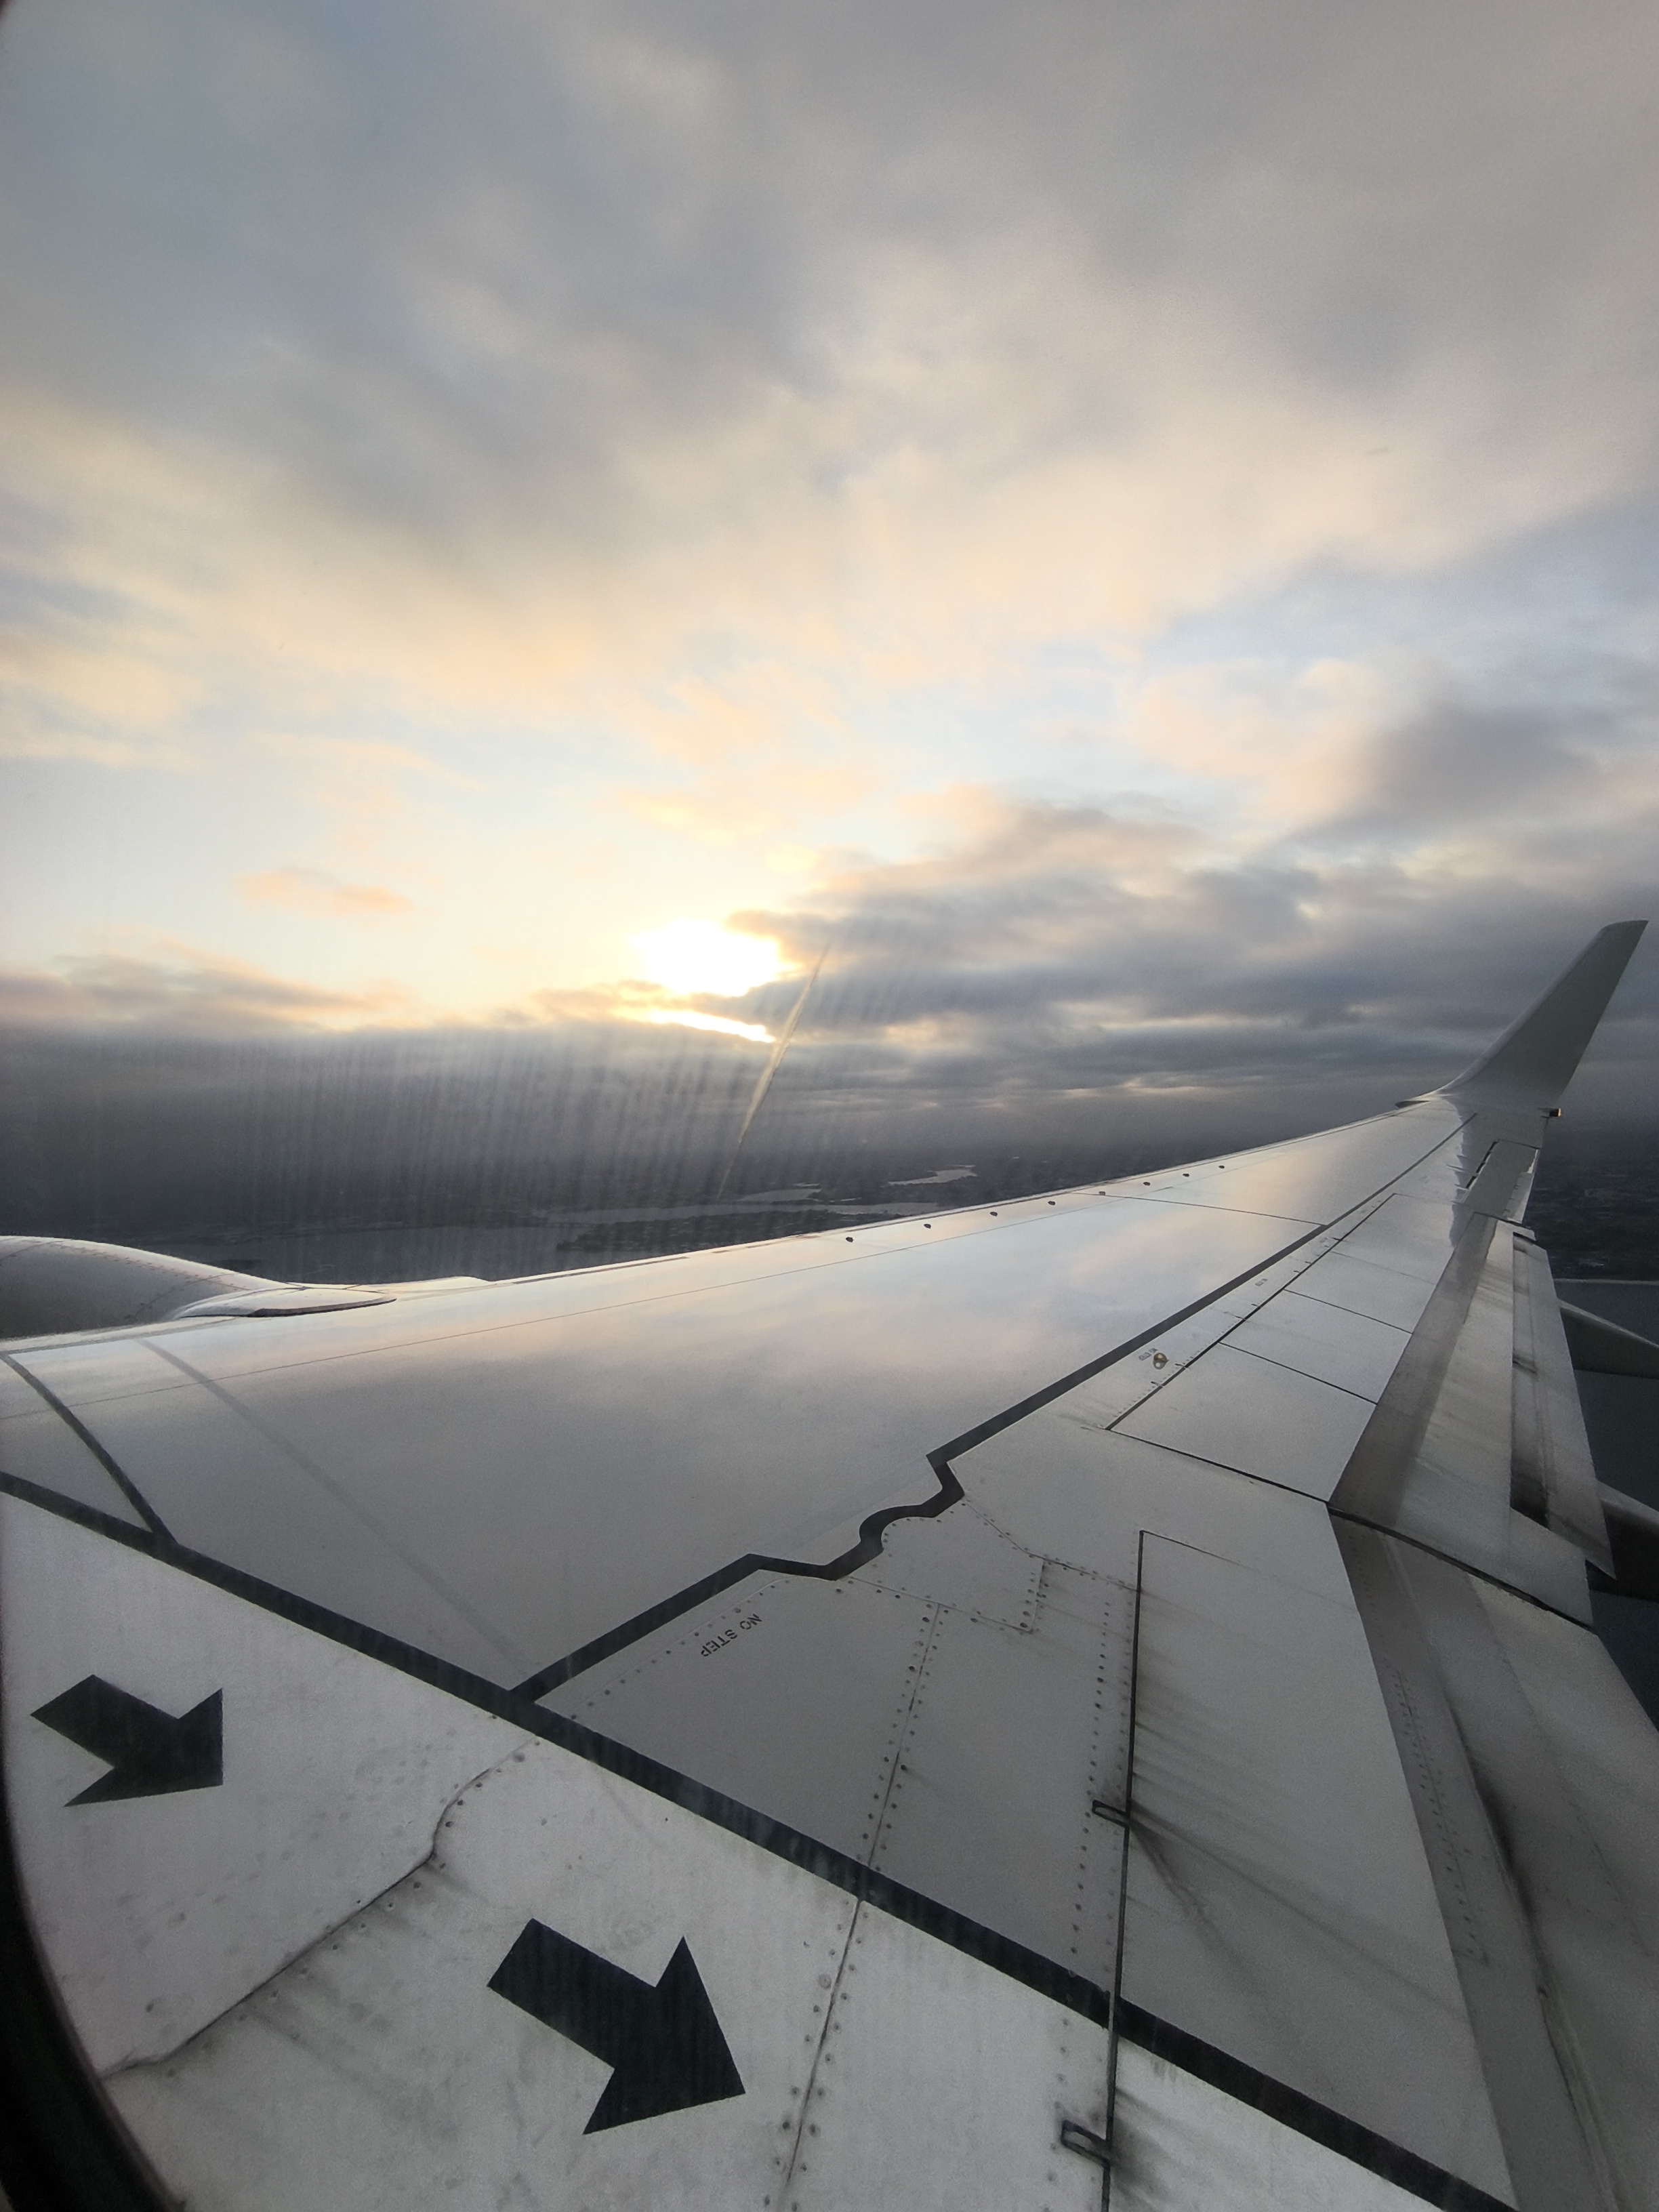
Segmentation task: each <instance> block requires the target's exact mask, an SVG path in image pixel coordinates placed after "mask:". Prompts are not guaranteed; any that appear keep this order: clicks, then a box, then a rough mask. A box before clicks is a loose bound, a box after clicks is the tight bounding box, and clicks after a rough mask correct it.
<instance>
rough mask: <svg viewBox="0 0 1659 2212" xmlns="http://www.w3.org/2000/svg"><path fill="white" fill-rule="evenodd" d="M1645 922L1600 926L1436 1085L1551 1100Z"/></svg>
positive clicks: (1496, 1097)
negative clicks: (1465, 1063) (1459, 1068)
mask: <svg viewBox="0 0 1659 2212" xmlns="http://www.w3.org/2000/svg"><path fill="white" fill-rule="evenodd" d="M1646 927H1647V924H1646V922H1645V921H1613V922H1609V923H1608V924H1607V927H1606V928H1605V929H1602V930H1598V931H1597V932H1596V933H1595V936H1594V937H1592V938H1591V939H1590V941H1589V944H1588V945H1586V946H1585V947H1584V949H1583V951H1582V952H1581V953H1580V954H1579V956H1578V957H1577V959H1576V960H1575V961H1574V962H1573V963H1572V965H1571V968H1569V969H1567V970H1566V972H1565V974H1564V975H1559V976H1558V977H1557V978H1556V980H1555V981H1554V982H1553V983H1552V984H1551V985H1550V987H1549V988H1548V990H1547V991H1546V992H1545V994H1544V995H1543V997H1542V998H1541V999H1539V1000H1536V1001H1535V1002H1534V1004H1533V1005H1532V1006H1528V1009H1527V1011H1526V1012H1525V1013H1524V1014H1522V1016H1521V1017H1520V1018H1519V1019H1518V1020H1516V1021H1513V1022H1511V1023H1510V1025H1509V1027H1508V1029H1506V1030H1504V1034H1503V1036H1500V1037H1499V1038H1498V1042H1496V1043H1495V1044H1492V1045H1489V1046H1488V1047H1487V1048H1486V1051H1485V1052H1483V1053H1482V1054H1481V1055H1480V1059H1479V1060H1476V1061H1475V1062H1474V1066H1472V1067H1466V1068H1465V1069H1464V1071H1463V1073H1462V1075H1459V1076H1455V1077H1454V1078H1453V1079H1452V1080H1451V1081H1450V1082H1449V1083H1446V1084H1443V1085H1441V1088H1442V1090H1443V1091H1450V1092H1455V1093H1465V1094H1467V1093H1470V1092H1473V1093H1474V1095H1475V1097H1476V1098H1477V1099H1491V1100H1492V1102H1493V1103H1498V1102H1500V1101H1501V1102H1502V1103H1504V1104H1505V1105H1516V1106H1532V1107H1536V1108H1539V1109H1543V1108H1545V1107H1547V1106H1553V1104H1554V1103H1555V1102H1556V1100H1557V1099H1558V1098H1559V1097H1560V1096H1561V1093H1562V1092H1563V1091H1565V1089H1566V1087H1567V1085H1568V1083H1569V1082H1570V1081H1571V1078H1572V1072H1573V1070H1574V1069H1575V1068H1576V1067H1577V1065H1578V1063H1579V1060H1581V1059H1582V1058H1583V1052H1584V1048H1585V1046H1586V1045H1587V1044H1588V1043H1589V1041H1590V1039H1591V1037H1592V1036H1594V1035H1595V1025H1596V1024H1597V1023H1598V1022H1599V1021H1600V1020H1601V1017H1602V1015H1603V1013H1604V1012H1606V1011H1607V1000H1609V999H1610V998H1611V997H1612V996H1613V990H1614V987H1615V986H1616V985H1617V983H1618V981H1619V978H1620V976H1621V975H1623V974H1624V972H1625V966H1626V962H1627V961H1628V960H1629V958H1630V956H1631V954H1632V952H1634V951H1635V950H1636V944H1637V939H1638V938H1639V937H1640V936H1641V934H1642V932H1643V931H1644V929H1645V928H1646Z"/></svg>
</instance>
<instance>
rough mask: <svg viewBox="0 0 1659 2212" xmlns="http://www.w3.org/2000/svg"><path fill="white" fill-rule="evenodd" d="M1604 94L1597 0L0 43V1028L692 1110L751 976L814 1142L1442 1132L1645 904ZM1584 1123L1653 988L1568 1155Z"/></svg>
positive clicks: (1636, 65)
mask: <svg viewBox="0 0 1659 2212" xmlns="http://www.w3.org/2000/svg"><path fill="white" fill-rule="evenodd" d="M1656 86H1659V17H1656V15H1654V13H1653V11H1652V10H1650V9H1642V8H1638V7H1632V6H1629V5H1625V4H1613V0H1584V4H1583V5H1581V6H1580V7H1577V8H1575V9H1570V10H1563V9H1557V8H1546V7H1544V6H1541V5H1533V4H1526V0H1503V4H1502V5H1498V4H1496V0H1464V4H1460V5H1459V6H1458V7H1457V8H1455V9H1448V8H1446V7H1445V6H1444V5H1443V4H1437V5H1433V6H1430V5H1427V4H1423V0H1397V4H1395V5H1392V6H1390V7H1389V8H1386V9H1379V8H1376V7H1360V6H1358V5H1354V4H1332V0H1319V4H1317V5H1314V4H1304V0H1261V4H1258V5H1256V6H1253V7H1250V8H1248V9H1245V8H1241V7H1238V6H1237V5H1232V4H1228V0H1158V5H1156V6H1154V5H1152V4H1113V0H1086V4H1077V5H1072V4H1065V3H1064V0H1024V4H1022V5H1021V6H1020V7H1018V9H1013V8H1009V7H1007V6H1004V5H998V6H994V7H993V6H988V5H986V4H984V0H952V4H951V5H950V6H948V7H946V6H944V5H942V4H938V0H907V4H906V5H904V6H902V7H895V6H893V5H892V4H891V0H883V4H880V5H875V4H871V3H870V0H836V5H834V6H833V7H831V6H828V5H823V4H807V3H806V0H770V4H768V5H767V6H765V7H761V6H758V5H755V4H752V0H751V4H749V5H746V6H740V5H736V4H724V0H673V4H668V3H667V0H663V3H662V4H633V0H606V4H605V5H604V6H597V5H592V4H586V0H562V4H560V5H557V6H553V5H550V4H541V5H538V4H532V0H466V4H465V5H462V4H460V0H397V4H395V5H393V4H392V0H356V4H354V5H353V6H352V7H350V8H349V9H341V8H339V7H337V6H336V5H333V4H327V5H325V4H322V0H283V5H282V6H280V7H278V6H276V5H275V4H264V0H223V4H211V5H210V4H206V0H10V4H9V5H8V6H6V7H5V9H4V11H3V15H0V1023H3V1024H6V1025H7V1026H8V1028H9V1030H10V1031H11V1032H12V1033H14V1034H16V1033H19V1032H27V1033H28V1034H29V1035H30V1036H39V1035H40V1034H42V1033H49V1034H59V1033H61V1034H63V1035H65V1036H69V1035H73V1036H82V1037H83V1036H105V1035H108V1034H112V1033H117V1032H118V1033H119V1034H121V1035H123V1036H145V1037H149V1036H156V1037H179V1038H189V1039H195V1040H202V1039H209V1040H212V1039H237V1038H247V1037H258V1038H275V1039H281V1038H285V1037H306V1036H315V1035H317V1034H319V1033H321V1034H324V1035H329V1034H337V1033H345V1034H346V1035H348V1036H355V1035H356V1033H357V1032H359V1031H363V1030H368V1031H372V1032H382V1031H392V1032H396V1033H397V1034H398V1035H399V1036H408V1035H410V1034H411V1033H425V1032H428V1031H430V1032H435V1033H442V1034H443V1035H444V1036H450V1037H455V1036H459V1037H461V1038H462V1039H463V1040H465V1038H467V1037H471V1038H472V1039H473V1040H474V1041H475V1042H477V1043H478V1044H479V1048H480V1049H481V1050H482V1049H483V1045H484V1043H485V1042H487V1040H485V1039H483V1038H482V1036H481V1033H483V1032H489V1033H490V1034H491V1035H492V1036H493V1035H494V1034H495V1033H497V1032H500V1033H507V1032H527V1033H530V1034H532V1035H533V1036H537V1037H542V1038H547V1039H552V1040H555V1041H556V1040H558V1039H559V1038H561V1037H564V1038H568V1039H575V1040H580V1041H585V1048H587V1049H590V1050H592V1051H599V1052H602V1053H604V1054H610V1055H611V1059H612V1060H615V1061H616V1062H617V1064H622V1062H623V1061H624V1060H626V1061H627V1063H628V1064H629V1066H634V1065H635V1064H636V1063H637V1064H641V1065H642V1064H643V1063H642V1062H639V1054H641V1052H643V1051H644V1050H645V1048H646V1047H647V1045H648V1044H649V1043H650V1042H651V1038H650V1036H649V1035H648V1032H649V1031H651V1030H653V1028H654V1030H655V1031H656V1032H657V1043H658V1045H659V1048H660V1050H661V1051H662V1052H663V1053H668V1052H670V1051H672V1052H673V1053H676V1054H681V1055H682V1056H683V1055H684V1054H694V1055H702V1058H701V1059H699V1060H697V1063H696V1064H697V1066H698V1067H699V1068H700V1069H702V1070H703V1071H704V1074H703V1075H700V1076H699V1080H700V1081H702V1080H703V1079H705V1076H706V1079H707V1080H708V1082H709V1083H711V1084H712V1085H714V1088H715V1089H716V1090H718V1091H720V1095H721V1096H722V1097H726V1095H727V1094H728V1093H729V1094H730V1096H731V1097H732V1098H736V1099H741V1098H742V1097H745V1096H747V1094H748V1085H749V1084H750V1079H751V1078H752V1077H753V1075H754V1073H756V1071H757V1069H758V1068H759V1067H760V1066H763V1065H764V1061H765V1059H766V1055H767V1054H768V1051H769V1048H770V1041H772V1040H775V1039H776V1038H778V1037H779V1036H781V1033H782V1028H783V1025H784V1024H785V1023H786V1022H787V1019H788V1018H789V1015H790V1012H791V1009H792V1008H793V1006H794V1005H795V1003H796V1000H798V998H799V994H800V990H801V987H802V985H803V982H804V981H805V978H806V977H807V976H808V975H809V974H811V972H812V971H813V970H814V969H815V968H817V967H818V963H820V961H821V962H822V967H821V969H819V972H818V975H817V983H816V984H815V986H814V987H813V991H812V994H811V999H810V1000H809V1002H808V1004H807V1006H806V1007H805V1011H804V1012H803V1016H802V1020H801V1026H800V1029H799V1042H798V1044H797V1045H796V1046H795V1048H793V1049H794V1051H795V1052H796V1053H797V1054H799V1055H801V1056H802V1059H803V1061H804V1063H805V1064H806V1065H808V1066H810V1065H811V1060H812V1055H813V1054H814V1053H815V1052H816V1053H817V1054H818V1055H819V1061H818V1065H819V1066H820V1068H821V1069H823V1070H828V1069H829V1067H830V1066H832V1065H833V1066H835V1067H837V1068H840V1069H841V1070H842V1073H843V1074H845V1073H846V1071H847V1070H848V1069H849V1068H856V1069H857V1070H858V1071H859V1072H860V1073H859V1079H860V1081H864V1082H870V1081H876V1082H879V1081H882V1080H888V1079H891V1080H896V1081H903V1082H911V1083H915V1084H921V1085H927V1086H930V1087H931V1089H932V1090H933V1091H935V1092H939V1091H949V1090H950V1089H951V1086H952V1085H955V1086H956V1087H957V1088H958V1089H963V1088H967V1089H972V1090H974V1091H975V1092H976V1095H980V1096H982V1097H988V1098H997V1097H1035V1096H1038V1095H1041V1096H1042V1097H1047V1098H1049V1099H1059V1098H1069V1099H1079V1098H1080V1099H1085V1100H1088V1099H1093V1098H1097V1097H1098V1098H1103V1099H1104V1098H1107V1097H1109V1096H1111V1097H1119V1098H1124V1097H1128V1096H1130V1095H1131V1094H1133V1095H1135V1096H1144V1097H1152V1098H1153V1099H1158V1098H1165V1099H1170V1100H1181V1099H1188V1100H1190V1099H1192V1098H1194V1097H1202V1098H1204V1099H1206V1100H1208V1101H1211V1102H1213V1101H1215V1100H1218V1099H1219V1100H1226V1099H1233V1100H1235V1101H1239V1102H1243V1101H1247V1100H1248V1101H1254V1102H1255V1105H1256V1106H1259V1105H1260V1103H1261V1099H1262V1097H1264V1096H1266V1097H1278V1098H1281V1099H1284V1098H1290V1097H1294V1099H1295V1101H1296V1115H1297V1116H1300V1118H1301V1119H1302V1120H1303V1121H1304V1122H1308V1123H1311V1122H1315V1121H1318V1120H1319V1119H1322V1118H1330V1116H1329V1115H1324V1114H1322V1112H1321V1111H1320V1110H1319V1109H1320V1106H1321V1103H1322V1101H1323V1102H1326V1103H1329V1104H1330V1105H1331V1106H1333V1107H1336V1106H1340V1107H1341V1108H1342V1109H1344V1110H1348V1109H1352V1110H1354V1111H1359V1110H1364V1108H1365V1105H1366V1103H1367V1102H1368V1101H1369V1102H1370V1103H1381V1104H1386V1103H1391V1101H1392V1098H1393V1097H1395V1095H1398V1086H1399V1084H1400V1083H1401V1082H1405V1081H1407V1080H1409V1082H1410V1083H1411V1084H1412V1085H1417V1084H1420V1083H1421V1082H1424V1081H1427V1080H1431V1079H1437V1077H1438V1076H1443V1075H1446V1074H1449V1073H1453V1072H1455V1069H1456V1068H1457V1067H1458V1066H1461V1065H1462V1064H1463V1063H1464V1062H1465V1061H1466V1060H1468V1058H1469V1057H1471V1056H1472V1054H1473V1052H1474V1050H1475V1049H1477V1048H1479V1046H1480V1043H1481V1042H1483V1041H1484V1039H1485V1038H1486V1036H1489V1035H1490V1034H1491V1033H1492V1032H1493V1031H1494V1030H1497V1029H1498V1027H1500V1026H1501V1025H1502V1024H1503V1023H1504V1021H1506V1020H1507V1019H1508V1018H1510V1015H1511V1014H1512V1013H1513V1012H1516V1009H1517V1008H1518V1007H1519V1006H1521V1005H1522V1004H1523V1003H1524V1002H1525V1001H1526V1000H1528V998H1529V997H1530V996H1531V995H1533V994H1534V992H1535V991H1536V990H1537V989H1538V988H1540V987H1541V986H1542V985H1543V984H1544V983H1545V982H1546V981H1547V980H1548V979H1549V977H1550V976H1551V975H1553V973H1554V972H1555V971H1556V970H1557V969H1559V967H1561V966H1562V965H1564V964H1565V962H1566V960H1567V959H1568V958H1569V957H1571V954H1572V953H1573V952H1574V951H1576V950H1577V946H1578V945H1580V944H1581V943H1582V942H1583V939H1585V938H1587V937H1588V936H1589V933H1590V932H1591V931H1592V930H1594V929H1595V928H1596V927H1599V926H1600V925H1601V923H1602V922H1604V921H1609V920H1614V919H1619V918H1622V917H1624V916H1626V915H1645V914H1651V913H1653V912H1654V911H1655V909H1656V905H1659V730H1656V720H1659V691H1656V666H1659V404H1656V392H1659V383H1656V371H1659V296H1656V295H1659V256H1656V255H1655V253H1654V252H1653V246H1652V210H1653V209H1654V207H1655V206H1656V204H1659V127H1656V100H1655V93H1656ZM688 1024H690V1025H689V1026H688ZM624 1031H626V1033H627V1034H626V1036H624V1035H623V1032H624ZM607 1037H609V1038H610V1039H611V1042H610V1043H608V1044H606V1043H604V1042H603V1040H605V1038H607ZM596 1039H597V1040H600V1041H601V1042H599V1043H596V1042H595V1040H596ZM492 1049H493V1047H492ZM836 1054H840V1055H841V1057H840V1058H839V1059H836V1058H835V1055H836ZM1656 1054H1659V945H1652V946H1649V947H1648V948H1646V949H1645V950H1644V951H1643V952H1641V953H1638V959H1637V962H1636V963H1635V964H1634V965H1633V967H1632V971H1631V974H1630V975H1629V977H1628V978H1627V981H1626V985H1625V986H1624V987H1623V990H1622V993H1621V995H1620V1000H1618V1002H1617V1003H1616V1006H1615V1009H1614V1015H1613V1018H1611V1019H1610V1021H1609V1023H1608V1024H1607V1027H1606V1028H1605V1030H1604V1031H1603V1033H1602V1036H1601V1039H1600V1040H1599V1041H1598V1043H1597V1045H1596V1047H1595V1057H1594V1062H1593V1065H1591V1066H1589V1067H1587V1069H1586V1072H1585V1075H1584V1078H1583V1082H1582V1085H1581V1089H1582V1095H1583V1097H1584V1099H1585V1100H1586V1102H1587V1103H1588V1104H1589V1106H1590V1107H1591V1108H1592V1109H1593V1110H1595V1111H1600V1112H1604V1113H1607V1114H1623V1115H1653V1114H1654V1113H1655V1111H1656V1087H1655V1085H1654V1081H1653V1075H1654V1069H1655V1066H1656ZM629 1055H633V1057H632V1058H630V1057H629ZM30 1064H31V1065H38V1064H43V1063H40V1061H39V1060H38V1058H37V1060H32V1061H31V1063H30ZM663 1064H665V1065H666V1064H667V1063H666V1062H665V1063H663ZM676 1064H679V1063H676ZM711 1071H712V1072H711ZM883 1071H885V1074H884V1073H883ZM1372 1092H1375V1093H1376V1097H1375V1099H1374V1100H1373V1099H1372V1098H1371V1094H1372ZM1293 1118H1294V1116H1293Z"/></svg>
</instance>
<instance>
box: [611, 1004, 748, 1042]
mask: <svg viewBox="0 0 1659 2212" xmlns="http://www.w3.org/2000/svg"><path fill="white" fill-rule="evenodd" d="M639 1019H640V1020H641V1021H646V1022H654V1023H656V1024H659V1026H660V1025H661V1024H667V1023H672V1024H675V1025H676V1026H678V1028H680V1029H683V1030H712V1031H713V1032H714V1035H715V1036H736V1037H747V1038H748V1040H749V1042H750V1044H770V1043H772V1042H774V1040H773V1036H772V1032H771V1030H768V1029H763V1028H762V1027H761V1025H760V1024H759V1023H758V1022H733V1021H728V1020H727V1019H726V1016H725V1015H724V1014H694V1013H681V1012H678V1011H677V1010H676V1009H674V1008H672V1007H670V1006H653V1008H652V1009H651V1011H650V1012H649V1013H647V1014H641V1016H640V1017H639Z"/></svg>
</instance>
